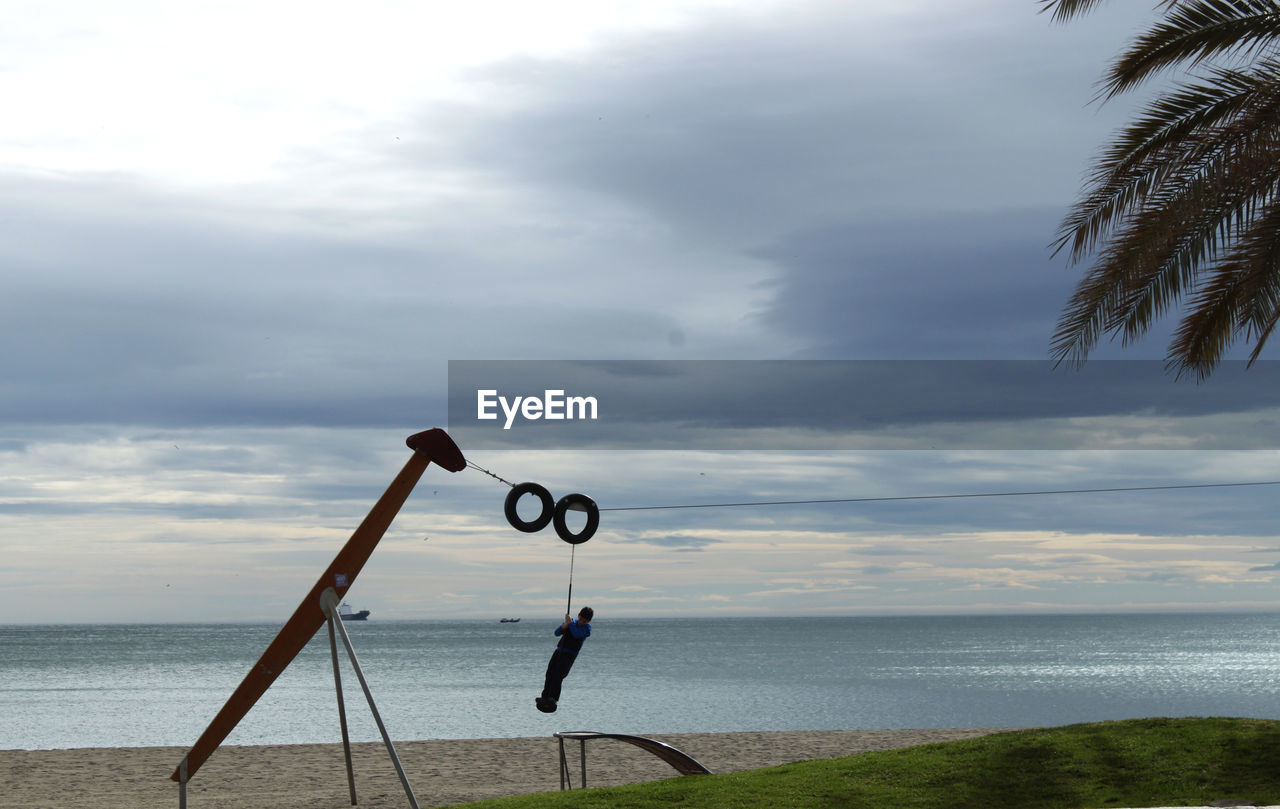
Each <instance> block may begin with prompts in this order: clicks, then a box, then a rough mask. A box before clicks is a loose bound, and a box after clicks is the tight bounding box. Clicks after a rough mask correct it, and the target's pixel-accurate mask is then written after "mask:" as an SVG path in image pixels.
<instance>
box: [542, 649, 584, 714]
mask: <svg viewBox="0 0 1280 809" xmlns="http://www.w3.org/2000/svg"><path fill="white" fill-rule="evenodd" d="M575 658H576V655H571V654H565V653H564V652H562V651H560V650H559V649H556V650H555V651H554V652H552V653H551V661H550V662H549V663H547V679H546V682H544V683H543V685H542V698H543V699H549V700H552V701H554V702H559V701H560V684H561V683H562V682H564V678H565V677H568V676H569V669H571V668H573V661H574V659H575Z"/></svg>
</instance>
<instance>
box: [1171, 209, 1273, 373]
mask: <svg viewBox="0 0 1280 809" xmlns="http://www.w3.org/2000/svg"><path fill="white" fill-rule="evenodd" d="M1278 304H1280V205H1274V204H1273V205H1271V206H1269V208H1268V209H1267V210H1266V211H1264V212H1263V213H1262V214H1260V215H1259V216H1258V217H1257V219H1256V220H1255V222H1254V223H1253V227H1251V228H1250V229H1249V231H1248V232H1247V233H1246V234H1244V235H1243V236H1241V238H1240V240H1239V241H1238V242H1237V244H1236V246H1235V247H1234V248H1233V249H1232V251H1231V252H1230V254H1228V255H1227V256H1226V257H1225V258H1224V260H1223V261H1222V262H1220V263H1219V264H1218V265H1217V266H1216V267H1215V268H1214V271H1213V273H1212V275H1211V276H1210V277H1209V278H1208V279H1207V280H1206V281H1205V283H1204V285H1203V287H1202V289H1201V290H1200V291H1199V292H1198V293H1197V294H1196V295H1195V296H1194V297H1193V298H1191V299H1190V300H1189V301H1188V308H1189V310H1190V311H1189V313H1188V314H1187V316H1186V317H1184V318H1183V320H1182V322H1181V324H1180V326H1179V328H1178V330H1177V332H1176V333H1175V334H1174V339H1173V341H1172V342H1171V343H1170V346H1169V355H1170V356H1171V357H1176V358H1177V360H1176V361H1175V362H1174V365H1175V369H1176V370H1177V372H1178V373H1179V374H1182V373H1186V372H1189V371H1194V372H1195V373H1196V374H1197V375H1199V377H1200V378H1201V379H1203V378H1205V377H1206V376H1208V374H1209V373H1210V372H1211V371H1212V370H1213V368H1214V367H1215V366H1216V365H1217V363H1218V362H1219V361H1220V360H1221V359H1222V356H1223V355H1224V354H1225V352H1226V350H1227V348H1228V347H1229V346H1230V345H1231V343H1232V342H1233V341H1234V340H1235V339H1236V337H1237V336H1239V335H1240V334H1241V333H1242V332H1243V333H1245V334H1246V335H1247V336H1249V337H1253V336H1255V335H1256V337H1257V346H1256V348H1255V349H1254V351H1253V356H1252V358H1251V360H1250V361H1251V362H1252V361H1253V360H1254V359H1256V358H1257V357H1258V354H1259V353H1260V352H1261V350H1262V347H1263V345H1264V344H1265V343H1266V341H1267V338H1268V337H1269V336H1270V333H1271V331H1272V330H1273V329H1274V328H1275V324H1276V320H1277V317H1278V316H1280V305H1278Z"/></svg>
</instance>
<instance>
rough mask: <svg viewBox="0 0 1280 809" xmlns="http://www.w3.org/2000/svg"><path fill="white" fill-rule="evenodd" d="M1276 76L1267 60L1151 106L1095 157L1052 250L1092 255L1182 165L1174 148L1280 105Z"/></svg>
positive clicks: (1278, 69) (1076, 257)
mask: <svg viewBox="0 0 1280 809" xmlns="http://www.w3.org/2000/svg"><path fill="white" fill-rule="evenodd" d="M1277 73H1280V66H1277V65H1276V64H1274V63H1270V62H1268V63H1265V64H1263V65H1261V66H1260V67H1259V68H1258V69H1257V70H1255V71H1250V72H1244V71H1237V70H1223V69H1219V70H1216V71H1213V73H1212V75H1210V76H1209V77H1207V78H1206V79H1205V80H1204V82H1203V83H1201V84H1193V85H1189V86H1186V87H1184V88H1182V89H1181V90H1179V91H1177V92H1172V93H1170V94H1168V95H1167V96H1165V97H1162V98H1159V99H1157V100H1156V101H1155V102H1153V103H1152V104H1151V105H1149V107H1148V108H1147V110H1145V111H1144V115H1143V117H1141V118H1139V119H1138V120H1137V121H1136V122H1134V123H1133V124H1130V125H1129V126H1128V127H1127V128H1126V129H1125V130H1124V131H1123V132H1122V133H1121V134H1120V135H1119V137H1118V138H1117V139H1116V141H1115V142H1114V143H1113V144H1112V145H1111V146H1110V147H1109V148H1108V149H1107V150H1105V151H1104V152H1103V153H1102V155H1101V156H1100V157H1099V158H1098V160H1097V163H1096V168H1095V169H1094V171H1093V173H1092V178H1091V179H1090V180H1089V181H1088V185H1087V187H1086V194H1085V196H1084V197H1083V198H1082V199H1081V200H1080V201H1079V202H1077V203H1076V204H1075V205H1074V206H1073V208H1072V210H1071V212H1070V213H1069V214H1068V215H1067V217H1066V218H1065V219H1064V220H1063V222H1062V224H1061V226H1060V227H1059V235H1058V239H1057V241H1056V242H1055V245H1054V252H1055V253H1057V252H1059V251H1061V250H1063V249H1064V248H1066V247H1068V246H1069V247H1070V256H1071V260H1072V261H1073V262H1075V261H1080V260H1081V259H1082V258H1084V257H1085V256H1086V255H1088V254H1089V253H1091V252H1092V251H1093V249H1094V247H1095V245H1096V244H1097V242H1098V241H1099V239H1101V238H1104V237H1105V236H1106V235H1107V234H1108V233H1109V231H1110V227H1111V225H1112V223H1113V222H1114V221H1115V220H1116V219H1117V218H1118V217H1120V216H1122V215H1123V213H1124V212H1125V211H1126V210H1128V209H1129V208H1130V207H1132V206H1133V205H1135V204H1136V203H1137V201H1138V200H1140V199H1142V198H1143V197H1145V196H1146V195H1147V193H1149V192H1150V191H1151V189H1153V188H1156V187H1159V186H1160V185H1161V184H1162V183H1163V182H1164V181H1165V178H1166V176H1167V175H1168V173H1169V172H1170V171H1171V169H1172V166H1173V165H1176V164H1177V163H1182V162H1185V157H1183V156H1180V155H1177V154H1176V150H1177V149H1179V148H1181V147H1180V144H1183V143H1184V142H1185V140H1186V139H1187V138H1188V137H1190V136H1191V135H1192V133H1194V132H1196V131H1198V130H1202V129H1209V128H1212V127H1216V126H1218V125H1220V124H1221V122H1222V121H1224V120H1231V119H1233V118H1235V117H1238V116H1240V115H1241V114H1242V113H1243V112H1245V111H1246V110H1248V109H1251V108H1252V109H1257V108H1271V107H1273V106H1275V105H1277V103H1280V83H1277V82H1276V81H1275V78H1274V77H1275V75H1277ZM1172 158H1178V159H1177V160H1173V159H1172Z"/></svg>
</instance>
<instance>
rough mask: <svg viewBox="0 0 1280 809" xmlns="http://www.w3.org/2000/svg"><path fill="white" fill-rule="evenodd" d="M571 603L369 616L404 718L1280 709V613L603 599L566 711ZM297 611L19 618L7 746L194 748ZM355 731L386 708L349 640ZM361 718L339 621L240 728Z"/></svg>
mask: <svg viewBox="0 0 1280 809" xmlns="http://www.w3.org/2000/svg"><path fill="white" fill-rule="evenodd" d="M556 625H557V622H556V621H555V619H551V620H533V619H529V618H526V619H525V620H523V621H521V622H519V623H499V622H498V621H497V620H492V621H480V620H464V621H379V620H377V619H376V617H375V618H373V619H371V620H369V621H367V622H347V623H346V624H345V627H346V629H347V631H348V632H349V634H350V636H351V641H352V645H353V647H354V649H355V651H356V654H357V657H358V660H359V662H360V665H361V668H362V669H363V671H364V674H365V677H366V679H367V682H368V685H369V689H370V692H371V694H372V696H373V699H374V700H375V704H376V706H377V708H378V711H379V713H380V714H381V716H382V718H383V720H384V722H385V725H386V727H387V730H388V732H389V734H390V735H391V737H392V738H393V739H396V740H402V739H451V738H500V737H516V736H543V735H550V734H551V733H554V732H556V731H562V730H597V731H606V732H618V733H640V734H648V733H655V734H662V733H689V732H722V731H767V730H855V729H871V728H943V727H1034V726H1047V725H1061V724H1068V723H1073V722H1085V721H1098V720H1106V719H1124V718H1133V717H1143V716H1251V717H1261V718H1280V656H1278V654H1277V652H1278V650H1280V646H1278V643H1280V615H1272V614H1203V615H1183V614H1168V615H1088V616H1085V615H1040V616H950V617H898V618H892V617H885V618H879V617H877V618H681V619H615V620H609V619H603V618H602V619H599V620H597V621H596V622H594V623H593V624H592V626H593V630H594V633H593V635H592V637H591V639H590V640H588V641H587V643H586V645H585V647H584V651H583V653H582V656H581V658H580V659H579V660H578V662H577V664H576V665H575V667H574V669H573V672H572V673H571V674H570V675H569V678H568V679H567V680H566V681H565V684H564V695H563V697H562V700H561V706H560V710H559V711H558V712H557V713H555V714H542V713H539V712H538V711H537V710H535V708H534V705H533V699H534V697H535V696H536V695H537V694H538V692H539V691H540V690H541V687H542V676H543V671H544V669H545V667H546V662H547V659H548V658H549V656H550V654H551V651H552V649H553V647H554V645H555V640H556V639H555V638H554V636H553V634H552V633H553V630H554V629H555V627H556ZM277 631H279V626H276V625H266V624H152V625H102V626H97V625H74V626H36V625H31V626H11V627H8V628H4V629H0V717H3V721H0V749H15V748H28V749H42V748H65V747H132V746H156V745H165V746H169V745H173V746H179V747H190V745H191V744H192V743H193V742H194V741H195V739H196V738H197V737H198V736H199V735H200V733H201V732H202V731H203V730H204V728H205V727H206V726H207V725H208V723H209V721H210V720H211V719H212V718H213V716H214V714H216V713H217V711H218V710H219V709H220V708H221V707H222V705H223V703H224V702H225V701H226V699H227V697H228V696H230V694H231V692H232V691H233V690H234V689H235V687H236V686H237V685H238V684H239V682H240V680H241V679H242V678H243V677H244V675H245V674H246V673H247V672H248V671H249V669H250V668H251V667H252V665H253V664H254V662H255V661H256V660H257V658H258V657H259V656H260V655H261V654H262V651H263V650H264V649H265V648H266V646H267V644H268V643H269V642H270V641H271V639H272V638H273V637H274V636H275V633H276V632H277ZM339 647H340V648H339V659H340V662H341V669H340V672H341V677H342V686H343V693H344V698H345V702H346V711H347V715H348V721H349V724H350V731H351V736H352V738H353V740H356V741H376V740H378V739H379V738H380V735H379V731H378V728H377V725H376V724H375V722H374V720H373V718H372V713H371V711H370V710H369V708H368V705H367V703H366V701H365V695H364V693H363V691H362V690H361V688H360V686H359V683H358V680H357V678H356V676H355V674H354V671H353V669H352V668H351V666H350V664H349V662H348V661H347V658H346V654H345V651H343V650H342V649H341V644H339ZM340 739H341V732H340V728H339V724H338V711H337V698H336V691H335V685H334V672H333V665H332V662H331V653H330V648H329V642H328V635H327V633H326V632H324V631H323V630H322V631H321V632H320V633H318V634H317V636H316V638H315V639H313V640H312V642H311V643H310V644H309V645H308V646H307V647H306V649H304V650H303V652H302V653H301V654H300V655H299V656H298V658H297V659H296V660H295V661H294V662H293V663H292V664H291V665H290V666H289V667H288V669H286V670H285V672H284V673H283V674H282V675H281V676H280V678H279V679H278V680H277V681H276V683H275V684H274V685H273V686H272V687H271V689H270V690H269V691H268V692H267V693H266V695H265V696H264V697H263V698H262V699H261V700H260V701H259V702H258V704H257V705H256V706H255V707H254V708H253V710H252V711H250V713H249V715H248V716H247V717H246V718H245V719H244V720H243V721H242V722H241V723H240V725H239V726H238V727H237V728H236V730H235V731H234V732H233V733H232V734H231V736H230V737H229V738H228V739H227V743H228V744H294V743H315V742H322V743H323V742H337V741H340Z"/></svg>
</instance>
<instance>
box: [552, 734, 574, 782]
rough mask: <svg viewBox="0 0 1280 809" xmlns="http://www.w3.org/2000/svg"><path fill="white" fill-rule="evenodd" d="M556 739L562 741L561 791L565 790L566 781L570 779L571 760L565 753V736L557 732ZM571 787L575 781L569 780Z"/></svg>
mask: <svg viewBox="0 0 1280 809" xmlns="http://www.w3.org/2000/svg"><path fill="white" fill-rule="evenodd" d="M556 740H557V741H559V742H560V791H561V792H563V791H564V783H565V781H567V780H568V779H569V760H568V759H567V758H565V755H564V737H563V736H561V735H560V734H559V733H557V734H556ZM569 789H573V782H572V781H570V782H569Z"/></svg>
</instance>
